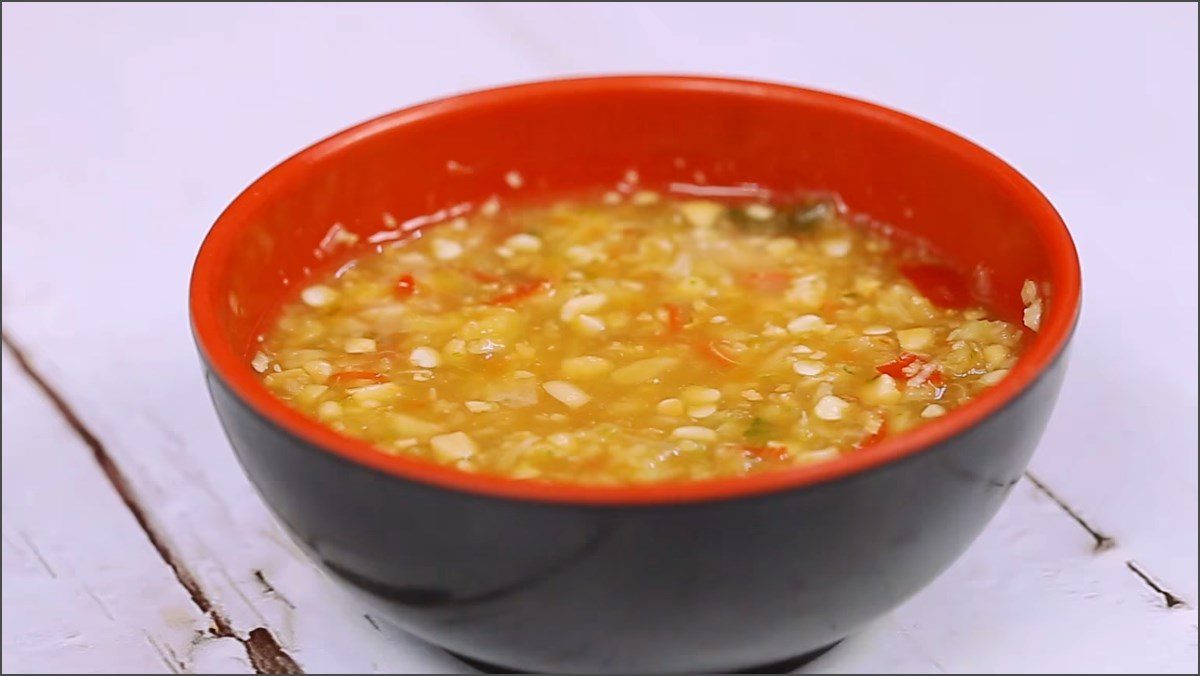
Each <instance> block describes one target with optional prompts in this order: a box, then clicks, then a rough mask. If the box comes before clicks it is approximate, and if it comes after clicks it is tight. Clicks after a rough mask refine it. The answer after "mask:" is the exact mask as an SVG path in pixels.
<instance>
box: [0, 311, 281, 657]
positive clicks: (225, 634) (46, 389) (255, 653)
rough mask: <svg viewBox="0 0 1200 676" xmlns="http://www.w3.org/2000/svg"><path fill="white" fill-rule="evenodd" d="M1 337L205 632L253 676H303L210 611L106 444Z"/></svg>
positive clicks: (270, 646)
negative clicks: (238, 651)
mask: <svg viewBox="0 0 1200 676" xmlns="http://www.w3.org/2000/svg"><path fill="white" fill-rule="evenodd" d="M0 336H2V339H3V343H4V347H5V348H7V349H8V350H9V352H10V353H11V354H12V356H13V358H14V360H15V361H16V363H17V366H18V367H20V369H21V371H22V372H24V373H25V375H27V376H28V377H29V378H30V380H32V381H33V383H34V384H35V385H36V386H37V388H38V389H39V390H41V392H42V394H44V395H45V396H46V398H47V399H49V400H50V403H51V404H53V405H54V408H55V410H57V411H58V412H59V414H60V415H61V416H62V417H63V421H64V422H66V424H67V426H68V427H70V429H71V430H72V431H73V432H74V433H75V434H76V435H77V436H78V437H79V438H80V439H81V440H82V441H83V443H84V444H85V445H87V447H88V448H89V449H91V451H92V457H93V458H94V459H95V460H96V464H98V465H99V466H100V470H101V471H102V472H103V474H104V477H105V478H106V479H107V480H108V482H109V484H110V485H111V486H112V488H113V490H114V491H116V493H117V496H118V497H119V498H120V499H121V502H122V503H123V504H124V505H125V507H126V508H127V509H128V510H129V512H130V514H132V516H133V518H134V520H135V521H136V522H137V524H138V527H139V528H141V530H142V532H143V533H145V535H146V538H147V539H148V540H149V541H150V545H151V546H152V547H154V551H156V552H158V555H159V557H160V558H162V560H163V563H165V564H166V565H167V567H168V568H170V569H171V572H172V573H174V575H175V579H176V580H178V581H179V584H180V585H182V586H183V588H184V590H185V591H187V593H188V596H189V597H190V598H191V600H192V603H193V604H195V606H196V607H197V608H199V609H200V612H202V613H204V614H205V615H208V617H209V619H210V620H212V625H213V626H212V627H211V628H210V630H209V631H210V632H211V633H212V635H213V636H216V637H219V638H232V639H234V640H236V641H238V642H239V643H241V644H242V646H243V647H244V648H245V649H246V656H247V657H248V658H249V659H250V664H251V666H253V667H254V671H255V673H259V674H303V673H304V671H303V670H302V669H301V668H300V665H298V664H297V663H296V661H295V660H293V659H292V657H291V656H290V655H288V654H287V651H285V650H284V649H283V647H282V646H280V645H279V642H278V641H277V640H276V639H275V637H274V635H273V634H271V632H270V630H268V629H267V628H265V627H255V628H254V629H251V630H250V631H249V632H248V633H247V635H246V636H247V637H246V638H242V637H241V636H240V635H238V632H237V631H236V630H235V628H234V627H233V626H232V625H231V624H230V622H229V619H228V618H227V617H225V615H224V613H222V612H221V611H220V610H219V609H218V608H216V607H215V606H214V605H213V603H212V601H211V600H210V599H209V598H208V595H207V594H206V593H205V592H204V590H203V589H202V588H201V587H200V585H199V583H197V582H196V577H195V576H194V575H193V574H192V573H191V571H190V570H188V568H187V566H186V565H184V563H183V562H182V561H180V560H179V557H178V556H176V554H175V553H174V552H173V551H172V550H171V548H170V547H169V546H168V545H167V543H166V542H165V540H164V539H163V537H162V536H161V534H160V533H159V532H158V531H157V529H155V528H154V526H153V525H151V523H150V519H149V518H148V517H147V516H146V510H145V508H143V507H142V505H141V504H140V503H139V501H138V498H137V495H136V494H135V493H134V491H133V489H132V488H131V487H130V485H129V481H128V479H126V478H125V475H124V474H123V473H122V472H121V469H120V468H119V467H118V466H117V465H116V463H115V462H113V459H112V456H110V455H109V453H108V450H107V449H105V447H104V444H103V443H101V441H100V439H99V438H97V437H96V435H95V434H94V433H93V432H92V431H91V430H90V429H88V427H87V426H86V425H85V424H84V423H83V421H82V419H80V417H79V415H78V414H77V413H76V412H75V411H74V409H72V408H71V405H70V404H68V403H67V402H66V400H65V399H64V398H63V397H62V395H61V394H59V393H58V391H57V390H55V389H54V387H53V386H51V385H50V383H49V382H48V381H47V380H46V379H45V377H43V376H42V374H41V373H39V372H38V371H37V369H35V368H34V366H33V364H32V362H31V361H30V360H29V357H28V356H27V355H26V353H25V351H24V350H23V349H22V348H21V347H20V346H19V345H17V344H16V342H15V341H13V339H12V338H11V337H10V336H9V334H8V331H7V330H5V331H3V333H2V334H0Z"/></svg>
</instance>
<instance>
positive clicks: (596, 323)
mask: <svg viewBox="0 0 1200 676" xmlns="http://www.w3.org/2000/svg"><path fill="white" fill-rule="evenodd" d="M571 327H572V328H574V329H575V331H577V332H578V333H582V334H584V335H588V336H590V335H595V334H597V333H600V332H601V331H603V330H604V328H605V326H604V321H603V320H601V319H599V318H597V317H593V316H592V315H579V316H578V317H576V318H575V321H573V322H571Z"/></svg>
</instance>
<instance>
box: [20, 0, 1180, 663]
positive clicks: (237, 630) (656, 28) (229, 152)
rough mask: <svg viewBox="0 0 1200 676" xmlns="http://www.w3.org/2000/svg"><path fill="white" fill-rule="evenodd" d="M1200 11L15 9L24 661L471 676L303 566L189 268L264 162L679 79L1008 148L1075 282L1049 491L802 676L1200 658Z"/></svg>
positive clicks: (1022, 491)
mask: <svg viewBox="0 0 1200 676" xmlns="http://www.w3.org/2000/svg"><path fill="white" fill-rule="evenodd" d="M1196 18H1197V13H1196V6H1195V5H1174V6H1169V7H1161V6H1160V7H1134V6H1112V5H1105V6H1103V7H1090V8H1082V9H1072V8H1067V7H1061V6H1054V7H1036V6H1008V7H993V6H957V7H947V8H939V7H933V6H922V7H903V6H892V5H888V6H870V7H866V6H806V5H805V6H801V5H792V6H786V5H770V6H756V7H740V8H739V7H732V6H714V5H703V6H691V7H688V6H682V5H673V6H669V7H668V6H645V5H643V6H623V7H606V6H596V5H573V6H563V7H544V6H500V5H480V6H471V5H452V6H438V7H421V6H371V7H364V6H350V7H346V6H336V7H335V6H314V5H303V6H291V7H284V6H275V5H270V6H229V5H223V6H219V7H211V6H154V7H140V6H123V7H103V6H87V7H78V6H77V7H62V6H33V5H10V4H6V5H4V8H3V282H4V284H3V310H4V313H3V326H4V350H3V422H4V425H3V463H4V466H3V469H4V471H3V668H4V671H6V672H9V671H25V670H29V671H63V670H82V671H104V672H128V671H175V672H184V671H189V672H191V671H197V672H198V671H214V672H237V673H245V672H251V671H255V670H258V671H273V670H279V669H282V668H289V667H291V668H296V667H299V668H302V669H303V670H305V671H307V672H319V671H354V672H363V671H384V672H396V671H410V672H435V671H447V670H462V669H463V668H464V667H463V666H462V665H460V664H459V663H458V662H456V661H454V660H453V659H451V658H449V657H447V656H446V655H444V654H442V653H441V652H439V651H438V650H436V649H433V648H431V647H428V646H425V645H423V644H421V643H419V642H418V641H416V640H414V639H411V638H409V637H406V636H405V635H403V634H401V633H399V632H398V631H396V630H394V629H392V628H390V627H389V626H388V625H386V624H383V623H381V622H379V621H377V620H376V619H375V618H372V617H370V616H368V615H366V614H364V610H363V609H362V608H360V607H358V606H357V605H355V604H354V603H353V602H352V601H351V600H350V599H348V598H347V597H345V596H343V594H342V592H341V591H340V590H338V589H337V588H335V587H334V586H333V585H332V584H331V583H330V582H328V581H327V580H326V579H324V578H323V577H322V576H321V575H320V574H319V573H318V572H317V571H316V570H315V568H314V567H313V566H312V565H311V564H309V563H308V562H307V561H306V560H305V559H303V558H302V557H301V556H299V555H298V553H297V551H296V550H295V549H293V547H292V546H291V544H290V543H289V542H288V541H287V540H286V538H285V537H284V536H283V534H282V533H281V531H280V529H279V527H278V526H277V525H276V524H275V522H274V521H273V520H272V518H271V517H270V515H269V514H268V512H267V510H266V509H265V508H264V506H263V505H262V503H261V502H260V501H259V499H258V498H257V496H256V495H255V494H254V492H253V491H252V490H251V487H250V485H249V483H247V481H246V480H245V479H244V477H243V476H242V474H241V472H240V470H239V469H238V467H237V465H236V463H235V461H234V457H233V455H232V453H231V451H230V449H229V447H228V446H227V444H226V441H225V439H224V437H223V435H222V433H221V430H220V428H219V427H218V424H217V421H216V418H215V416H214V414H213V412H212V409H211V408H210V406H209V403H208V396H207V394H206V392H205V390H204V387H203V383H202V380H201V377H200V370H199V365H198V360H197V358H196V356H195V354H194V351H193V348H192V344H191V338H190V336H189V330H188V322H187V315H186V304H185V291H186V284H187V277H188V273H189V270H190V266H191V261H192V257H193V255H194V253H195V250H196V248H197V246H198V245H199V242H200V240H201V238H202V237H203V235H204V233H205V231H206V230H207V228H208V225H209V224H210V223H211V222H212V221H213V219H214V218H215V217H216V215H217V214H218V213H219V211H220V210H221V208H222V207H223V206H224V205H225V204H226V203H227V202H228V201H229V200H230V199H232V197H233V196H234V195H235V194H236V193H237V192H238V191H239V190H240V189H241V188H242V187H244V186H245V185H246V184H247V183H249V181H251V180H252V179H253V178H254V177H256V176H257V175H258V174H260V173H261V172H263V171H265V170H266V169H267V168H268V167H269V166H270V165H272V164H274V163H275V162H276V161H278V160H280V159H282V158H283V157H285V156H286V155H288V154H290V153H291V152H293V151H294V150H296V149H298V148H300V147H302V146H304V145H306V144H308V143H309V142H311V141H313V140H315V139H317V138H319V137H322V136H324V135H326V134H327V133H329V132H332V131H334V130H336V129H339V128H342V127H344V126H347V125H349V124H351V123H353V122H355V121H358V120H360V119H363V118H366V117H369V116H373V115H375V114H378V113H381V112H384V111H387V110H389V109H393V108H397V107H401V106H404V105H407V104H410V103H414V102H417V101H420V100H423V99H426V98H430V97H434V96H438V95H444V94H449V93H452V92H456V91H461V90H465V89H471V88H477V87H482V86H488V85H493V84H499V83H503V82H510V81H516V80H525V79H533V78H541V77H547V76H554V75H563V74H574V73H585V72H588V73H590V72H616V71H646V70H658V71H664V70H665V71H689V72H705V73H721V74H733V75H746V76H754V77H760V78H767V79H776V80H784V81H790V82H796V83H803V84H807V85H811V86H816V87H823V88H828V89H833V90H837V91H841V92H846V93H850V94H853V95H858V96H861V97H865V98H869V99H873V100H877V101H881V102H885V103H887V104H890V105H893V106H895V107H899V108H901V109H904V110H907V111H910V112H913V113H916V114H918V115H921V116H923V117H926V118H928V119H932V120H935V121H937V122H940V123H942V124H944V125H946V126H948V127H950V128H952V129H954V130H956V131H959V132H960V133H963V134H965V135H967V136H969V137H972V138H974V139H976V140H978V141H979V142H981V143H983V144H984V145H986V146H988V147H989V148H991V149H993V150H995V151H996V152H998V153H999V154H1001V155H1002V156H1003V157H1005V158H1006V159H1008V160H1009V161H1011V162H1012V163H1013V164H1014V165H1016V166H1017V167H1018V168H1020V169H1021V170H1023V171H1024V172H1026V173H1027V175H1028V176H1030V178H1031V179H1032V180H1033V181H1034V182H1035V183H1037V184H1038V185H1040V186H1041V187H1042V188H1043V189H1044V190H1045V191H1046V193H1047V194H1048V195H1049V196H1050V198H1051V200H1053V201H1054V202H1055V204H1057V206H1058V207H1059V209H1060V210H1061V211H1062V213H1063V215H1064V216H1065V218H1066V220H1067V222H1068V223H1069V224H1070V225H1071V227H1072V230H1073V233H1074V235H1075V237H1076V239H1077V242H1078V245H1079V249H1080V252H1081V255H1082V258H1083V262H1084V282H1085V293H1084V311H1083V317H1082V321H1081V323H1080V325H1079V332H1078V336H1077V339H1076V341H1075V347H1074V352H1073V355H1072V363H1071V368H1070V373H1069V375H1068V380H1067V383H1066V386H1065V389H1064V391H1063V394H1062V399H1061V401H1060V403H1059V405H1058V409H1057V411H1056V413H1055V416H1054V419H1053V420H1052V422H1051V424H1050V428H1049V430H1048V431H1047V433H1046V436H1045V439H1044V441H1043V443H1042V445H1041V448H1040V449H1039V451H1038V453H1037V456H1036V457H1035V459H1034V461H1033V465H1032V469H1031V471H1030V474H1029V476H1028V480H1027V481H1023V482H1021V483H1020V484H1019V485H1017V487H1016V488H1015V490H1014V491H1013V494H1012V496H1011V497H1010V498H1009V500H1008V502H1007V503H1006V505H1005V507H1004V508H1003V510H1002V511H1001V513H1000V514H999V516H998V517H997V518H996V520H995V521H994V522H993V523H992V524H991V526H990V527H989V528H988V529H987V531H986V532H985V533H984V534H983V536H982V537H981V538H980V539H979V540H978V541H977V542H976V543H975V544H974V546H973V547H972V548H971V549H970V550H969V551H968V552H967V553H966V555H965V556H963V558H962V559H961V560H960V561H959V562H958V563H957V564H956V565H955V566H954V567H953V568H952V569H951V570H949V571H948V572H947V573H946V574H945V575H943V576H942V577H941V578H940V579H939V580H937V581H936V582H935V583H934V584H932V585H931V586H930V587H929V588H927V589H926V590H924V591H923V592H921V593H920V594H918V595H917V596H916V597H914V598H913V599H911V600H910V601H908V602H907V603H905V604H904V605H903V606H901V607H900V608H899V609H897V610H896V611H895V612H893V613H892V614H890V615H889V616H887V617H885V618H883V619H881V620H879V621H877V622H876V623H875V624H874V625H872V626H871V627H869V628H868V629H867V630H866V631H865V632H863V633H861V634H859V635H857V636H855V637H853V638H851V639H850V640H848V641H846V642H845V643H844V644H843V645H842V646H841V647H839V648H837V649H836V650H834V651H833V652H831V653H830V654H828V655H827V656H826V657H824V658H822V659H820V660H818V661H817V662H814V663H813V664H811V665H809V666H808V667H806V669H807V670H809V671H884V672H895V671H924V672H930V671H933V672H940V671H1005V670H1012V671H1047V670H1050V671H1053V670H1075V671H1089V670H1098V671H1120V670H1132V671H1149V670H1155V671H1157V670H1164V671H1191V672H1194V671H1195V670H1196V668H1197V615H1196V605H1197V602H1198V601H1200V599H1198V597H1197V558H1196V542H1197V535H1196V533H1197V523H1196V510H1197V489H1196V470H1197V466H1196V457H1197V453H1196V452H1197V433H1196V429H1197V394H1196V392H1197V389H1196V372H1197V363H1196V349H1197V340H1196V318H1197V307H1196V279H1197V258H1196V246H1197V236H1196V233H1197V210H1196V186H1197V172H1196V162H1197V155H1196V146H1197V135H1196V124H1197V107H1196V97H1197V90H1196V75H1197V72H1196V61H1197V52H1196V44H1197V42H1196V41H1197V37H1196Z"/></svg>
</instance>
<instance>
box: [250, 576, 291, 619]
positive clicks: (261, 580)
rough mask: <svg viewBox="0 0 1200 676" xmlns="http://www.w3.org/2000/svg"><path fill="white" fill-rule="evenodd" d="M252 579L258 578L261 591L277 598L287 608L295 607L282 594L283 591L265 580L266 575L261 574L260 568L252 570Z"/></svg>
mask: <svg viewBox="0 0 1200 676" xmlns="http://www.w3.org/2000/svg"><path fill="white" fill-rule="evenodd" d="M254 579H255V580H258V583H259V584H261V585H262V588H263V591H265V592H266V593H267V594H269V595H271V596H274V597H275V598H277V599H279V600H280V601H281V602H282V603H283V604H284V605H285V606H287V607H288V608H291V609H292V610H295V609H296V606H295V605H294V604H293V603H292V602H291V600H289V599H288V597H286V596H284V595H283V593H281V592H280V591H279V590H278V589H276V588H275V585H273V584H271V583H270V581H268V580H267V576H266V575H263V572H262V571H261V570H255V571H254Z"/></svg>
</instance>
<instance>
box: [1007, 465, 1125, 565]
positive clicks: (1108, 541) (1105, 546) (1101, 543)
mask: <svg viewBox="0 0 1200 676" xmlns="http://www.w3.org/2000/svg"><path fill="white" fill-rule="evenodd" d="M1025 478H1027V479H1029V482H1030V483H1032V484H1033V485H1034V486H1035V487H1036V488H1037V489H1038V490H1039V491H1041V492H1042V494H1043V495H1045V496H1046V497H1048V498H1050V499H1051V500H1052V501H1053V502H1054V504H1056V505H1058V506H1059V508H1060V509H1062V510H1063V511H1064V512H1066V513H1067V516H1069V517H1071V518H1072V519H1074V520H1075V523H1077V524H1079V525H1080V526H1082V527H1083V529H1084V530H1085V531H1087V532H1088V535H1091V536H1092V540H1094V541H1095V543H1094V544H1093V546H1092V549H1093V550H1094V551H1095V552H1097V553H1099V552H1103V551H1108V550H1109V549H1112V548H1113V547H1116V546H1117V541H1116V540H1115V539H1114V538H1112V537H1111V536H1109V535H1105V534H1104V533H1103V532H1101V531H1100V530H1099V529H1097V528H1096V527H1095V526H1093V525H1092V524H1090V523H1088V522H1087V519H1084V518H1083V516H1082V515H1081V514H1080V513H1079V512H1078V511H1076V510H1075V508H1073V507H1071V506H1070V505H1068V504H1067V502H1066V501H1065V500H1063V499H1062V498H1060V497H1058V495H1056V494H1055V493H1054V491H1052V490H1050V488H1049V487H1048V486H1046V484H1044V483H1042V481H1041V480H1040V479H1038V478H1037V477H1036V476H1034V475H1033V472H1030V471H1028V470H1026V471H1025Z"/></svg>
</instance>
